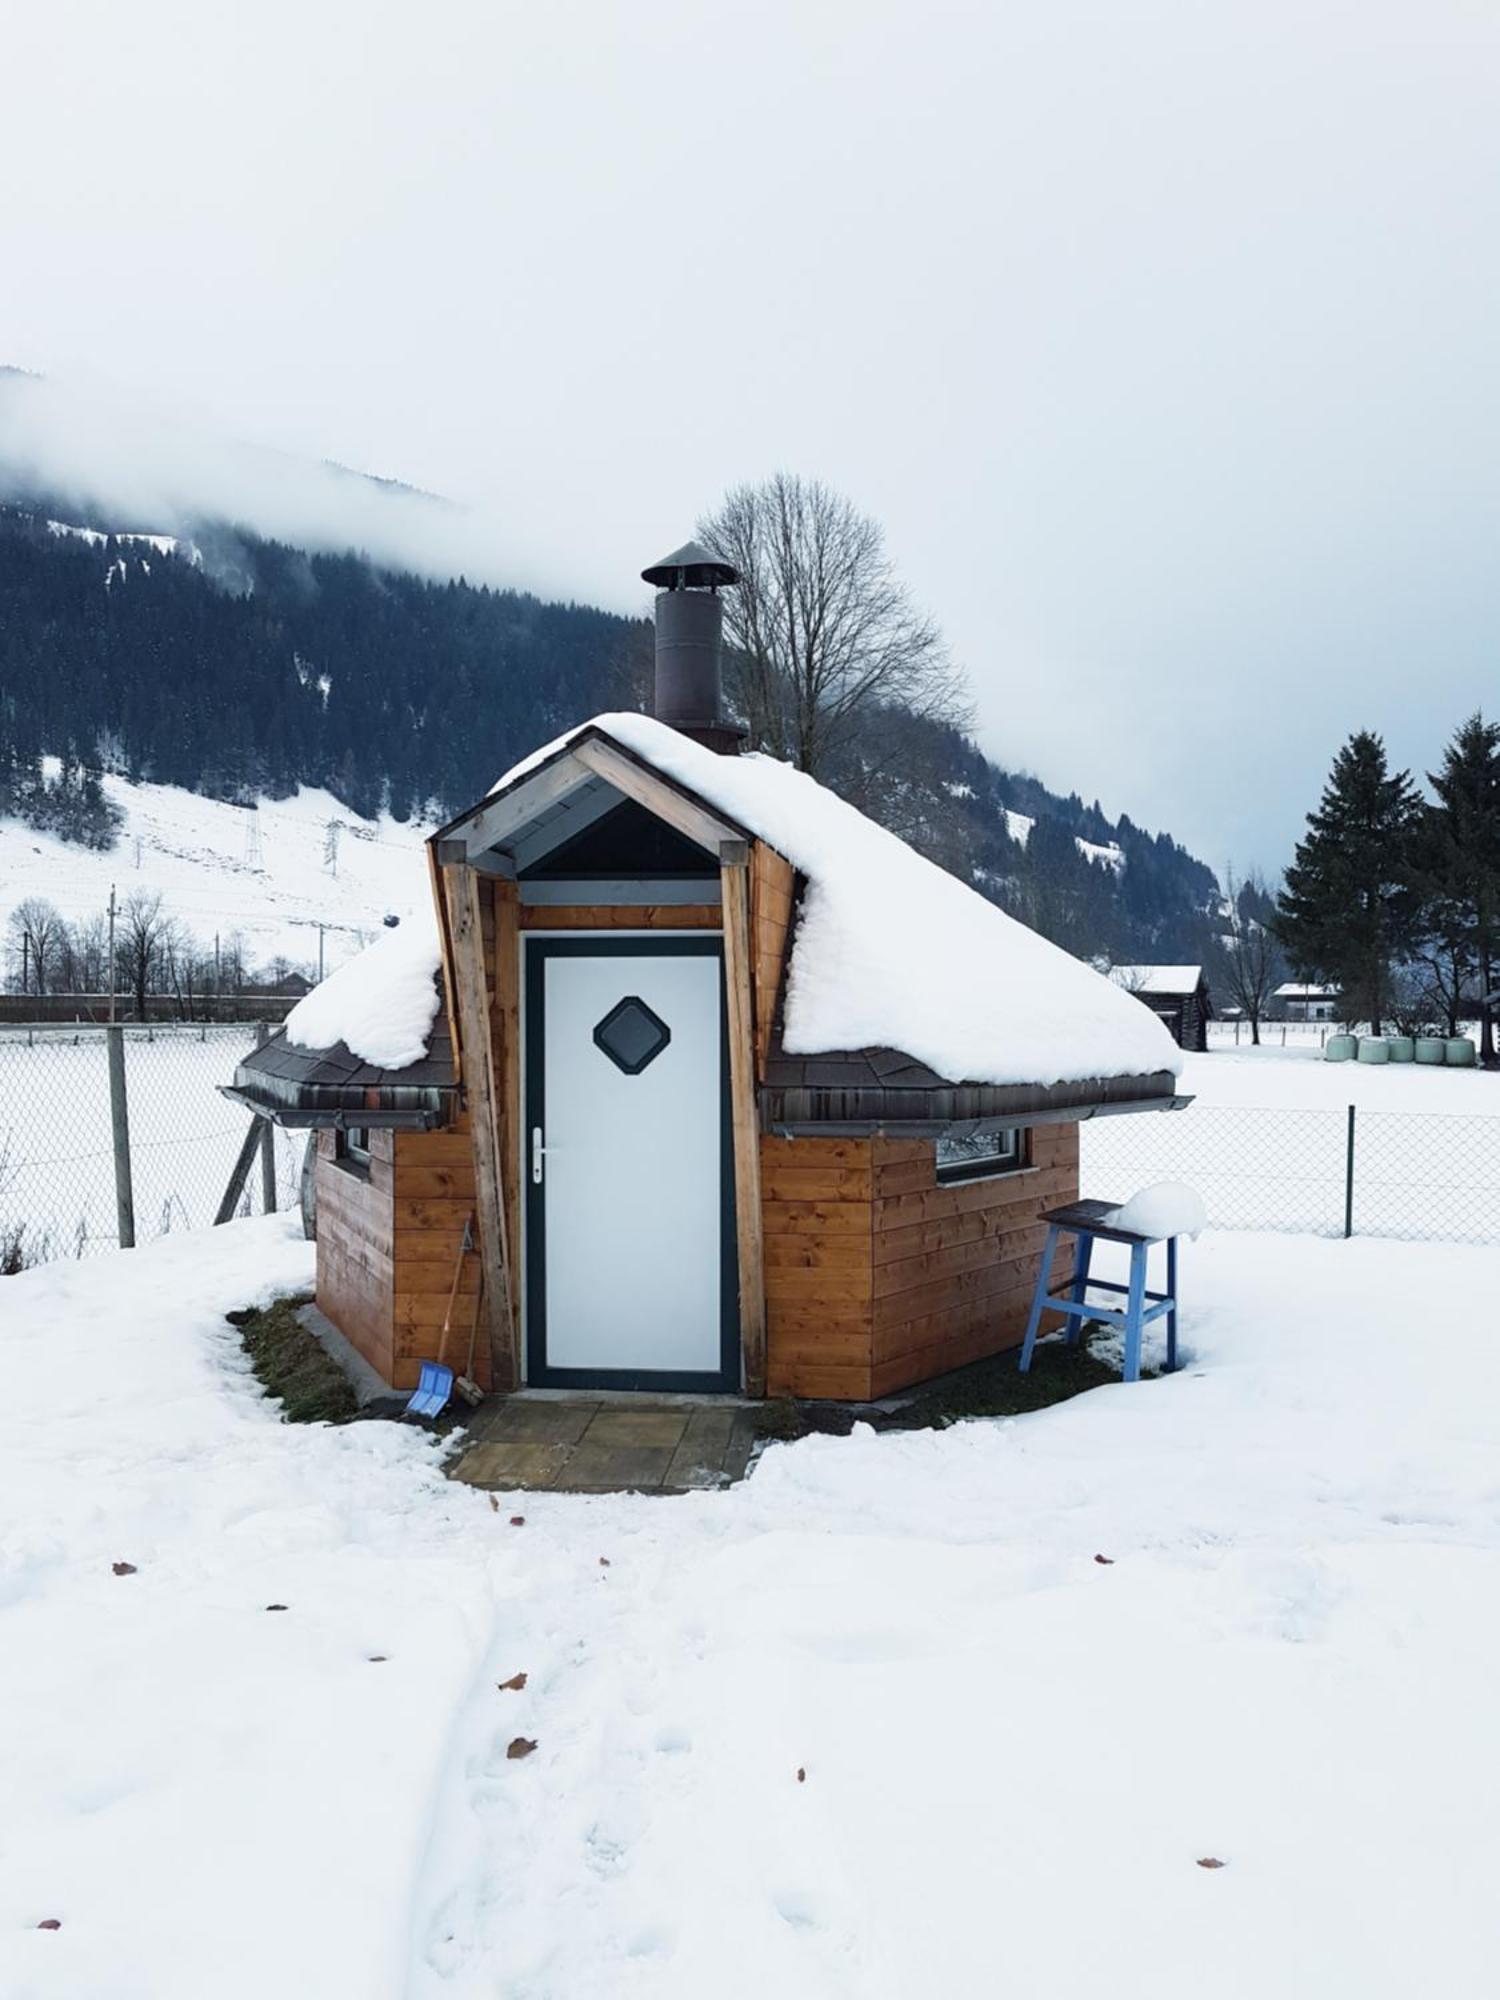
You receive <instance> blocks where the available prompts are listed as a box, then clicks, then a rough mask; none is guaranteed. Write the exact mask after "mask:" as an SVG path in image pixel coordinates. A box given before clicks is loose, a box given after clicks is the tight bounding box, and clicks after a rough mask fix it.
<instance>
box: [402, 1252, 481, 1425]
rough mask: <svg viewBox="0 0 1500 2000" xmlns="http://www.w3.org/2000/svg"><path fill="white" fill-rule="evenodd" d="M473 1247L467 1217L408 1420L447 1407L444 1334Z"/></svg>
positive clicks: (449, 1374) (449, 1373)
mask: <svg viewBox="0 0 1500 2000" xmlns="http://www.w3.org/2000/svg"><path fill="white" fill-rule="evenodd" d="M473 1248H474V1218H473V1216H472V1215H471V1216H470V1217H469V1219H468V1221H467V1222H466V1223H465V1224H464V1240H463V1242H462V1243H461V1244H460V1245H459V1248H458V1262H457V1264H456V1265H455V1266H454V1267H453V1289H452V1290H451V1291H450V1292H449V1294H448V1310H447V1311H446V1312H445V1313H444V1314H443V1331H442V1334H441V1336H440V1337H439V1340H438V1358H437V1360H436V1361H424V1362H423V1363H422V1372H421V1374H420V1375H419V1376H418V1377H417V1386H416V1388H415V1389H413V1390H412V1392H411V1401H410V1402H409V1403H408V1404H407V1406H406V1414H407V1416H409V1417H436V1416H440V1415H441V1414H442V1412H443V1410H444V1409H445V1408H446V1407H447V1403H448V1398H449V1397H450V1396H451V1395H452V1394H453V1370H452V1369H451V1368H448V1367H445V1366H444V1362H445V1359H446V1357H447V1353H448V1333H449V1330H450V1328H451V1327H452V1325H453V1308H454V1306H455V1304H456V1303H457V1301H458V1284H459V1280H460V1279H461V1278H462V1277H463V1274H464V1259H465V1257H467V1256H468V1254H469V1252H470V1251H471V1250H472V1249H473Z"/></svg>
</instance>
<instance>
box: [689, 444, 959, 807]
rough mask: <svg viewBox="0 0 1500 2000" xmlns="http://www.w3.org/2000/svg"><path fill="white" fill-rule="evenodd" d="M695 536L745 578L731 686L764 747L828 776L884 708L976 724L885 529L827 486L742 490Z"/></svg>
mask: <svg viewBox="0 0 1500 2000" xmlns="http://www.w3.org/2000/svg"><path fill="white" fill-rule="evenodd" d="M698 538H699V540H700V541H702V542H704V543H705V544H706V545H707V546H708V547H709V548H711V549H712V550H713V551H714V553H715V554H716V555H719V556H722V557H723V558H724V560H725V561H726V562H730V563H733V565H734V567H735V568H736V569H737V570H738V571H739V573H740V579H741V581H740V587H739V588H738V589H737V590H732V591H729V592H728V593H727V594H726V597H725V601H724V609H725V625H726V629H727V634H728V640H729V649H730V651H729V675H730V694H731V699H732V700H733V701H734V703H735V705H736V706H737V707H738V709H739V710H740V712H741V714H743V715H744V717H745V719H746V721H747V722H748V723H749V725H750V732H751V736H752V739H753V740H754V742H755V743H756V744H757V745H759V746H761V747H763V748H765V749H768V750H770V751H772V752H773V753H774V754H775V755H776V756H778V757H785V758H790V759H791V760H792V762H794V763H796V764H798V765H799V766H800V767H801V768H802V769H803V770H804V771H809V772H812V773H813V774H814V775H822V774H824V773H826V772H827V770H828V768H829V766H830V764H832V763H833V762H834V761H835V760H837V759H838V758H839V757H840V756H842V755H846V754H849V753H851V752H853V751H855V749H856V740H857V739H859V738H860V737H861V725H862V724H866V723H870V722H873V721H874V720H875V719H876V718H877V717H878V715H879V713H880V711H882V710H889V709H891V708H901V709H905V710H907V711H909V712H910V713H911V714H913V715H917V716H920V717H923V718H925V719H927V720H930V721H935V722H950V723H953V724H954V725H955V726H957V727H960V728H962V727H963V726H965V724H966V723H967V722H968V720H969V708H968V702H967V698H966V694H965V689H964V683H963V678H962V676H961V674H960V673H959V671H958V669H957V668H956V667H955V666H954V665H953V663H952V661H951V659H950V658H949V656H948V651H947V648H946V647H945V645H944V644H943V639H942V635H941V633H940V632H939V631H938V628H937V625H936V624H935V623H934V621H933V620H932V619H931V618H929V617H927V616H926V614H925V613H923V612H921V611H919V610H918V609H917V608H916V606H915V605H914V604H913V603H912V600H911V598H910V596H909V595H908V593H907V590H906V587H905V585H904V584H902V583H901V582H900V581H899V580H898V578H897V576H896V574H895V570H894V567H893V565H892V563H891V559H890V556H889V555H888V554H887V552H886V547H885V537H884V534H883V533H882V531H881V529H880V527H879V525H878V524H877V523H876V522H874V521H872V520H871V519H870V517H869V516H868V515H866V514H861V513H860V512H859V511H858V510H857V509H856V508H855V507H854V506H853V505H852V504H851V502H849V501H848V500H846V499H844V498H843V497H842V496H841V495H839V494H837V493H834V492H833V491H831V490H830V488H828V487H827V486H824V485H823V484H822V482H821V481H819V480H816V479H813V480H806V479H802V478H799V477H797V476H796V475H794V474H790V473H784V472H779V473H777V474H776V476H775V477H774V478H773V479H770V480H768V481H767V482H766V483H765V484H764V485H763V486H737V487H735V488H734V489H733V491H732V492H730V493H729V494H728V495H727V496H726V497H725V500H724V504H723V505H722V506H721V507H720V508H719V510H718V512H717V513H715V514H711V515H709V516H708V517H707V518H706V519H704V520H702V521H700V522H699V524H698ZM877 735H878V731H875V730H871V731H869V732H868V733H867V735H866V738H865V740H864V741H863V742H859V743H858V745H857V748H858V754H860V755H866V754H868V753H870V752H872V751H873V748H874V738H875V737H876V736H877ZM875 761H877V762H878V761H879V759H878V754H877V755H876V757H875Z"/></svg>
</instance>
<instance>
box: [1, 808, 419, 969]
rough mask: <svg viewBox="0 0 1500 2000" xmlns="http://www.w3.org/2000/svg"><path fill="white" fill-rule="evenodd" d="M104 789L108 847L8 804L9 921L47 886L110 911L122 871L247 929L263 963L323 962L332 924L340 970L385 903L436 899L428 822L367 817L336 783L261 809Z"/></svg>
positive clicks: (125, 878) (86, 908)
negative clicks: (427, 855) (329, 854)
mask: <svg viewBox="0 0 1500 2000" xmlns="http://www.w3.org/2000/svg"><path fill="white" fill-rule="evenodd" d="M104 789H105V792H106V794H107V795H108V797H109V798H110V799H112V800H113V801H114V802H115V803H116V804H118V805H119V806H121V807H122V808H123V809H124V812H125V824H124V827H123V829H122V831H121V834H120V839H119V842H118V844H117V845H116V846H115V847H114V848H112V849H111V850H110V851H109V852H108V853H106V854H95V853H92V852H91V851H90V850H89V849H88V848H84V847H79V846H77V845H76V844H75V843H74V842H72V841H65V840H58V839H56V838H54V837H53V836H52V835H51V834H45V833H38V832H36V831H35V830H34V829H33V828H32V827H29V826H23V825H22V824H21V822H20V821H19V820H16V819H4V818H0V935H3V933H4V928H5V923H6V920H7V918H8V917H9V915H10V912H11V911H12V910H13V909H14V908H15V906H16V905H17V904H18V903H21V902H23V901H24V900H25V899H26V898H27V897H28V896H44V897H46V898H47V900H48V901H49V902H51V903H54V904H55V905H56V906H57V908H58V909H59V910H60V911H61V912H62V914H63V915H64V916H65V917H66V918H67V919H68V921H69V922H70V923H80V922H85V921H87V919H89V918H90V917H95V916H100V915H102V914H103V912H104V911H105V909H106V908H107V907H108V904H109V890H110V884H111V883H113V884H114V885H115V887H116V889H117V891H118V893H119V896H120V898H121V899H122V900H123V899H124V898H125V897H126V896H129V895H130V894H132V893H133V892H134V891H136V890H143V891H145V892H146V893H148V894H154V893H156V892H158V891H159V892H160V894H161V897H162V901H163V904H164V906H165V907H166V909H168V910H169V911H170V912H171V913H172V915H173V916H175V917H178V918H180V919H181V921H182V922H183V924H184V925H186V927H187V929H188V930H190V931H191V932H192V933H193V934H194V936H195V937H197V938H198V939H199V940H200V941H206V942H207V944H208V945H209V947H210V949H211V948H212V943H213V937H214V933H215V931H218V932H219V933H220V934H221V935H222V936H223V937H225V938H228V936H229V935H230V933H231V932H233V931H235V930H238V931H240V932H242V933H243V936H244V939H245V948H246V955H247V957H248V959H249V960H250V961H251V962H252V963H255V964H262V963H265V962H267V961H269V960H270V959H272V958H274V957H277V956H281V957H284V958H287V959H290V960H291V961H292V962H293V963H294V964H298V965H307V966H310V967H312V968H313V969H314V970H316V968H317V963H318V926H319V924H322V925H324V926H325V927H326V936H325V938H324V965H325V968H326V969H328V970H332V968H333V967H334V966H336V965H340V964H342V963H343V961H344V960H345V959H346V958H349V957H351V956H352V955H353V954H354V952H356V951H357V950H358V949H359V948H360V946H361V945H362V944H365V943H368V942H369V940H370V939H371V938H372V937H374V936H375V934H376V933H377V931H379V930H380V928H381V926H382V924H383V922H384V920H385V917H386V915H387V913H388V912H394V914H396V915H397V916H402V917H404V916H406V915H407V914H409V913H410V912H411V911H412V910H414V909H416V908H418V907H425V904H426V902H427V900H428V897H429V891H428V886H427V872H426V866H425V862H424V860H423V855H422V850H421V843H422V840H423V838H424V837H425V835H426V833H427V832H428V831H429V829H428V828H426V827H416V826H412V825H404V826H403V825H398V824H397V822H396V821H394V820H392V819H389V818H381V819H378V820H363V819H361V818H360V817H359V815H358V814H357V813H353V812H351V811H350V810H349V808H348V807H347V806H345V805H341V804H340V803H339V801H338V800H337V799H336V798H334V797H333V795H332V794H331V793H330V792H324V791H315V790H312V789H309V788H306V787H304V788H303V789H302V790H300V791H299V792H298V793H297V794H296V796H295V797H293V798H289V799H271V800H266V801H264V802H263V803H262V804H261V805H260V806H259V807H257V808H256V809H255V810H254V811H253V812H252V811H251V810H250V809H248V808H247V807H245V806H233V805H226V804H225V803H223V802H222V801H221V800H218V799H204V798H199V797H198V795H197V794H196V793H194V792H185V791H181V790H179V789H178V788H177V787H176V786H175V785H131V784H128V783H126V781H125V780H124V779H123V778H114V777H107V778H106V779H105V780H104ZM330 821H337V822H339V824H340V825H341V826H342V827H343V829H344V831H343V832H342V833H341V834H340V835H339V838H338V857H337V860H338V874H337V876H335V875H334V873H333V870H332V865H331V864H330V862H329V861H328V860H327V859H326V858H325V841H326V838H327V830H328V825H329V822H330Z"/></svg>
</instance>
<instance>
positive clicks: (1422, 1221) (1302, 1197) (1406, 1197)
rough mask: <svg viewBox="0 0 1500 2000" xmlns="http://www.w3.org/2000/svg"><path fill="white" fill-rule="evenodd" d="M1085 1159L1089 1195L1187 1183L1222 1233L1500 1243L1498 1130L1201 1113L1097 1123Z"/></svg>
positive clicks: (1387, 1116)
mask: <svg viewBox="0 0 1500 2000" xmlns="http://www.w3.org/2000/svg"><path fill="white" fill-rule="evenodd" d="M1080 1150H1081V1183H1082V1192H1083V1194H1084V1195H1086V1196H1090V1197H1093V1198H1095V1199H1098V1200H1124V1199H1125V1197H1126V1196H1128V1195H1130V1194H1132V1193H1134V1191H1135V1190H1136V1189H1137V1188H1140V1187H1144V1186H1146V1185H1147V1184H1148V1183H1150V1182H1151V1181H1159V1180H1177V1181H1186V1182H1188V1184H1189V1185H1190V1186H1192V1187H1194V1188H1196V1189H1197V1190H1198V1192H1199V1194H1201V1195H1202V1197H1203V1200H1204V1203H1205V1205H1206V1207H1207V1209H1208V1219H1209V1222H1210V1224H1211V1225H1212V1226H1213V1227H1214V1228H1216V1229H1274V1230H1296V1231H1299V1232H1302V1233H1305V1234H1309V1235H1315V1236H1351V1235H1357V1236H1394V1237H1401V1238H1405V1239H1406V1240H1408V1241H1411V1242H1427V1243H1500V1118H1494V1117H1482V1116H1481V1117H1464V1116H1453V1115H1450V1114H1448V1113H1442V1112H1420V1111H1359V1110H1357V1109H1356V1107H1355V1106H1353V1105H1350V1106H1349V1107H1348V1108H1347V1109H1346V1110H1326V1111H1284V1110H1261V1109H1258V1108H1253V1107H1250V1106H1240V1105H1198V1104H1195V1105H1193V1106H1192V1107H1191V1109H1189V1110H1187V1111H1180V1112H1170V1113H1165V1114H1160V1115H1156V1116H1147V1117H1138V1118H1099V1119H1094V1120H1091V1121H1089V1122H1088V1123H1086V1124H1085V1125H1084V1126H1083V1128H1082V1132H1081V1135H1080Z"/></svg>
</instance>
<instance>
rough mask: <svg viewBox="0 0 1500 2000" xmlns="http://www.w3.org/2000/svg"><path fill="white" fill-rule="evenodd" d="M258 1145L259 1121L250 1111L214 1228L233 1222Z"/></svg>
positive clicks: (215, 1218)
mask: <svg viewBox="0 0 1500 2000" xmlns="http://www.w3.org/2000/svg"><path fill="white" fill-rule="evenodd" d="M259 1144H260V1120H259V1118H257V1117H256V1115H255V1113H254V1112H253V1111H252V1112H251V1114H250V1129H249V1130H248V1131H247V1132H246V1134H245V1136H244V1138H243V1140H242V1141H241V1142H240V1150H239V1152H238V1153H237V1154H236V1155H235V1161H234V1166H233V1168H232V1169H231V1171H230V1175H229V1185H228V1186H227V1187H226V1188H225V1190H224V1193H223V1196H222V1198H221V1200H220V1202H219V1208H218V1213H217V1214H216V1215H215V1216H214V1227H215V1228H216V1229H217V1228H218V1226H219V1224H220V1223H221V1222H233V1220H234V1211H235V1210H236V1209H237V1208H238V1207H239V1202H240V1196H241V1195H242V1194H243V1193H244V1192H245V1183H246V1181H247V1180H249V1178H250V1162H251V1161H252V1160H253V1159H254V1158H255V1149H256V1147H257V1146H259Z"/></svg>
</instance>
